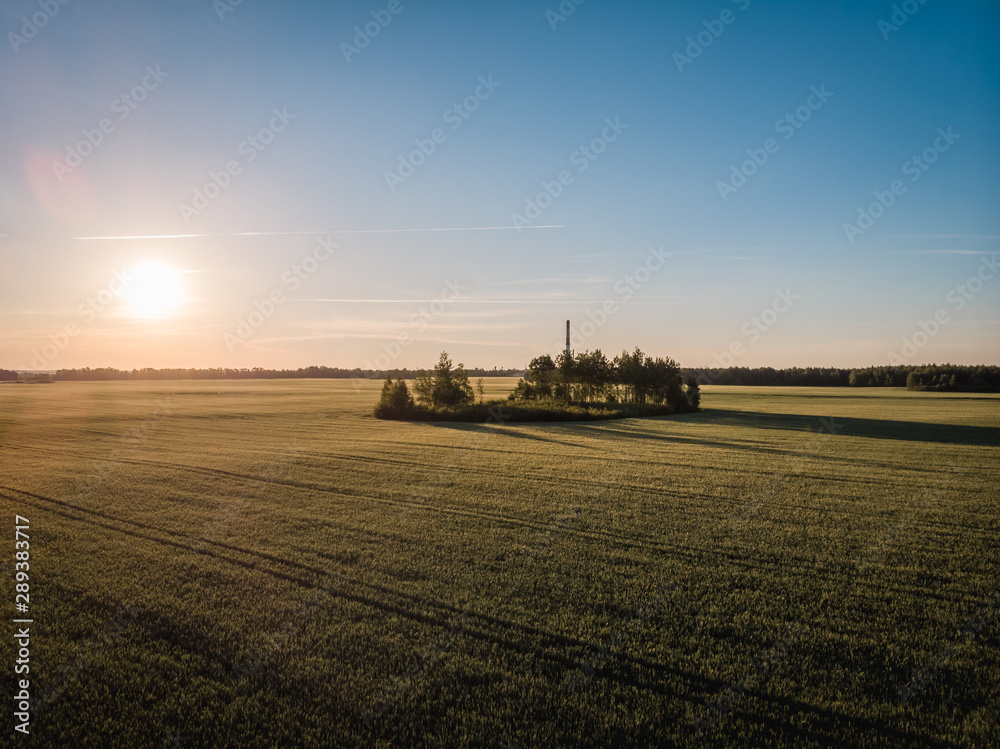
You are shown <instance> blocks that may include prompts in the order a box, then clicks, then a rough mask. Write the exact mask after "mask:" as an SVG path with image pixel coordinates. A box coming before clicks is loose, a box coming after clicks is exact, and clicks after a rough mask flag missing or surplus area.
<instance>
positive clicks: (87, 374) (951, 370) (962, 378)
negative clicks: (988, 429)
mask: <svg viewBox="0 0 1000 749" xmlns="http://www.w3.org/2000/svg"><path fill="white" fill-rule="evenodd" d="M467 372H468V374H469V376H470V377H524V376H525V370H523V369H500V368H497V367H494V368H493V369H469V370H467ZM682 373H683V376H684V379H685V380H688V379H690V378H692V377H693V378H695V379H696V380H697V381H698V382H699V383H700V384H702V385H765V386H766V385H793V386H801V387H900V388H901V387H905V388H909V389H910V390H937V391H957V392H967V393H996V392H1000V367H996V366H987V365H982V364H978V365H971V366H970V365H956V364H929V365H905V366H896V367H889V366H884V367H866V368H864V369H840V368H837V367H806V368H804V369H803V368H800V367H792V368H790V369H774V368H773V367H757V368H754V369H751V368H748V367H726V368H708V369H690V368H684V369H682ZM418 374H419V370H410V369H393V370H372V369H341V368H340V367H318V366H313V367H303V368H300V369H264V368H261V367H254V368H253V369H230V368H221V367H220V368H216V369H153V368H151V367H146V368H144V369H132V370H128V369H124V370H122V369H114V368H111V367H100V368H97V369H90V368H89V367H85V368H83V369H60V370H59V371H57V372H56V374H55V376H54V379H55V380H57V381H72V380H78V381H80V380H87V381H92V380H273V379H294V378H326V379H350V378H355V379H358V378H360V379H379V380H381V379H385V377H387V376H390V375H391V376H393V377H396V378H402V379H405V380H415V379H416V377H417V375H418ZM44 379H45V381H48V379H49V378H48V376H45V377H44ZM18 380H20V381H22V382H26V381H32V382H35V381H41V377H40V376H39V375H25V374H22V375H20V376H18V373H17V372H15V371H13V370H9V369H0V382H16V381H18Z"/></svg>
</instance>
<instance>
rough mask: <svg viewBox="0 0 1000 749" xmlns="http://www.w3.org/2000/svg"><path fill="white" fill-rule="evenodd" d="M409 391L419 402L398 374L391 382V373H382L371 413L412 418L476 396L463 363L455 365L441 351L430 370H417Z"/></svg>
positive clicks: (394, 417)
mask: <svg viewBox="0 0 1000 749" xmlns="http://www.w3.org/2000/svg"><path fill="white" fill-rule="evenodd" d="M413 392H414V393H416V394H417V401H418V402H419V405H418V404H417V403H414V401H413V397H412V396H411V395H410V391H409V388H407V386H406V383H405V382H404V381H403V379H402V378H397V379H396V381H395V382H393V380H392V377H386V380H385V383H384V384H383V385H382V394H381V396H380V397H379V401H378V404H377V405H376V406H375V417H376V418H379V419H406V418H412V417H415V416H419V415H421V411H428V410H433V409H451V408H457V407H460V406H467V405H471V404H472V403H474V402H475V400H476V396H475V393H474V392H473V389H472V384H471V383H470V382H469V373H468V371H466V369H465V366H464V365H463V364H461V363H460V364H459V365H458V366H457V367H455V366H454V365H453V364H452V362H451V359H450V358H449V357H448V354H447V353H446V352H444V351H442V352H441V356H440V358H439V359H438V363H437V365H436V366H435V367H434V369H433V370H432V371H430V372H427V371H425V370H420V371H419V372H417V376H416V380H415V381H414V383H413ZM423 415H426V414H425V413H424V414H423Z"/></svg>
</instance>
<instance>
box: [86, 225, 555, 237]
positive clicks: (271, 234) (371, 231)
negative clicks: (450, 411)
mask: <svg viewBox="0 0 1000 749" xmlns="http://www.w3.org/2000/svg"><path fill="white" fill-rule="evenodd" d="M563 228H565V227H564V226H563V225H562V224H555V225H552V226H521V227H517V226H468V227H456V228H449V229H331V230H328V231H242V232H229V233H221V234H132V235H128V236H116V237H74V239H79V240H92V239H195V238H198V237H283V236H291V235H295V234H405V233H417V232H432V231H511V230H517V229H563Z"/></svg>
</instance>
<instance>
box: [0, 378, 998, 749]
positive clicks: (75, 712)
mask: <svg viewBox="0 0 1000 749" xmlns="http://www.w3.org/2000/svg"><path fill="white" fill-rule="evenodd" d="M513 384H514V383H513V381H512V380H493V381H490V382H489V383H488V388H489V391H488V395H487V397H489V396H490V395H494V396H497V395H500V394H501V392H502V391H504V390H505V389H509V388H511V387H512V386H513ZM380 386H381V383H380V382H374V381H371V382H370V381H365V382H364V383H362V384H360V385H358V386H355V385H353V384H352V383H351V382H349V381H337V380H315V381H288V380H278V381H266V382H212V381H197V382H196V381H189V382H152V383H57V384H54V385H8V386H3V387H0V456H2V462H0V506H2V508H3V513H2V515H0V517H2V522H3V523H5V524H6V525H7V527H6V528H5V529H2V531H0V536H2V538H3V539H5V540H4V541H3V542H2V545H3V548H2V552H3V560H4V564H3V580H4V583H3V591H4V595H5V599H6V600H8V601H9V603H7V604H5V605H6V606H9V607H11V608H8V611H11V612H12V611H13V608H12V607H13V600H14V590H13V585H14V581H13V565H12V560H13V554H14V516H15V514H19V515H22V516H25V517H27V518H28V519H29V521H30V529H31V530H30V536H31V539H30V562H31V564H30V585H31V588H30V591H31V592H30V596H31V598H30V602H31V603H30V608H31V611H30V615H31V617H32V618H33V620H34V623H33V624H32V630H31V631H32V641H31V691H32V700H33V701H34V703H33V706H32V708H33V711H34V714H33V715H32V721H31V737H30V738H25V737H23V736H21V735H20V734H17V733H15V732H14V731H13V721H12V718H11V717H9V716H10V713H9V712H8V718H7V719H6V720H7V724H6V727H5V729H4V741H5V742H6V741H8V737H9V741H10V744H9V745H11V746H67V747H171V746H183V747H223V746H233V747H237V746H238V747H272V746H386V747H387V746H392V747H411V746H477V747H480V746H489V747H515V746H516V747H552V746H567V747H569V746H675V745H676V746H704V745H709V746H739V747H744V746H753V745H769V746H788V747H810V746H836V747H850V746H859V747H861V746H864V747H875V746H887V747H888V746H970V747H985V746H989V745H990V744H991V742H995V741H996V737H997V736H998V735H1000V642H998V636H997V633H998V631H1000V579H998V578H1000V542H998V535H1000V534H998V532H1000V468H998V465H997V457H998V454H1000V452H998V447H1000V396H977V395H942V394H921V393H911V392H906V391H901V390H879V389H865V390H857V389H846V388H845V389H819V388H817V389H809V388H736V387H733V388H725V387H714V388H713V387H706V388H704V391H703V402H702V405H703V406H704V407H705V408H706V409H707V410H706V411H705V412H703V413H698V414H688V415H684V416H675V417H662V418H653V419H629V420H621V421H604V422H591V423H576V424H531V425H527V424H521V425H518V424H489V425H475V424H449V423H403V422H384V421H377V420H375V419H374V418H372V417H371V415H370V413H371V409H372V407H373V405H374V403H375V401H376V399H377V397H378V392H379V388H380ZM11 626H12V625H11ZM4 641H5V642H6V643H7V645H5V647H4V648H3V649H2V651H0V652H2V653H3V669H2V673H3V677H2V683H3V686H4V690H3V691H4V696H5V697H7V696H9V695H10V694H12V693H13V692H14V685H13V666H12V664H13V662H14V659H15V658H16V655H15V650H14V646H13V643H12V639H11V638H10V637H9V636H8V637H5V638H4ZM8 704H9V702H8ZM993 745H994V746H995V745H996V744H995V743H994V744H993Z"/></svg>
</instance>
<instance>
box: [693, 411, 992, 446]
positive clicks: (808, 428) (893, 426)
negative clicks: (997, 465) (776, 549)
mask: <svg viewBox="0 0 1000 749" xmlns="http://www.w3.org/2000/svg"><path fill="white" fill-rule="evenodd" d="M692 416H693V418H696V419H697V420H698V421H700V422H702V423H704V424H714V425H723V426H739V427H746V428H749V429H783V430H791V431H801V432H818V431H820V430H821V429H822V430H823V431H824V432H826V431H829V426H825V425H829V424H831V419H832V424H833V428H834V430H835V433H836V434H838V435H843V436H846V437H869V438H871V439H883V440H903V441H906V442H943V443H947V444H952V445H956V444H957V445H983V446H989V447H997V446H1000V429H995V428H992V427H980V426H962V425H960V424H929V423H926V422H922V421H888V420H885V419H857V418H853V417H840V416H836V417H823V421H822V422H820V417H818V416H805V415H803V414H775V413H759V412H756V411H731V410H728V409H724V408H713V409H710V410H707V411H704V412H702V413H700V414H697V415H692ZM692 420H693V419H692Z"/></svg>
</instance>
